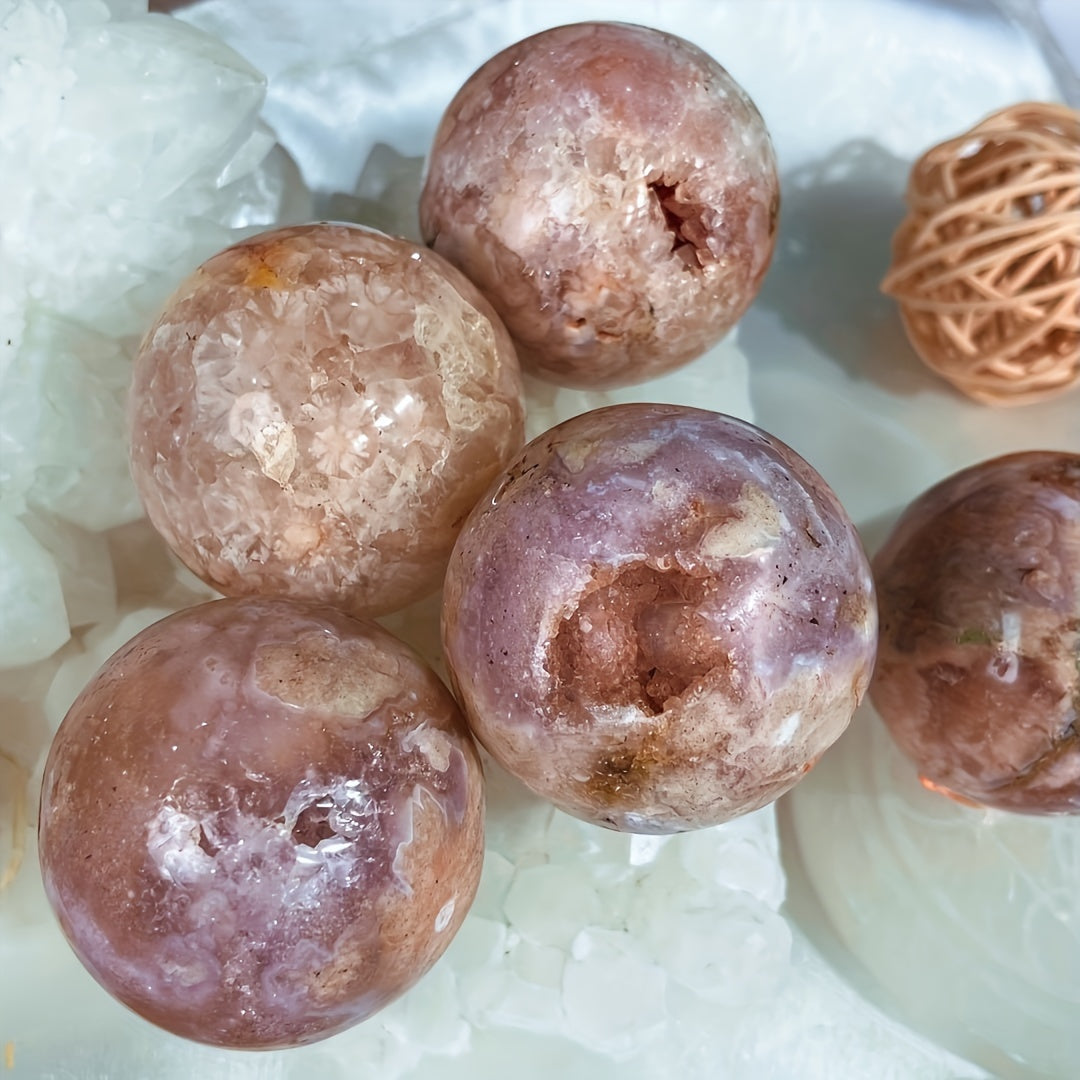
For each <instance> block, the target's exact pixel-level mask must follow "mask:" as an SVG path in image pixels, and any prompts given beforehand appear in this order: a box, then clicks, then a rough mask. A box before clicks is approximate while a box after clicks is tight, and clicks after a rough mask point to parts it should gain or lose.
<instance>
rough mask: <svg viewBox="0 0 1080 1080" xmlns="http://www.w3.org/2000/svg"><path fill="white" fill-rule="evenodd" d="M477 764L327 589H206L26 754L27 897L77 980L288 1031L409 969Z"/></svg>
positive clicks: (344, 1021) (170, 1016) (411, 676)
mask: <svg viewBox="0 0 1080 1080" xmlns="http://www.w3.org/2000/svg"><path fill="white" fill-rule="evenodd" d="M482 814H483V782H482V775H481V771H480V763H479V759H478V757H477V754H476V749H475V747H474V745H473V743H472V740H471V738H470V736H469V734H468V732H467V729H466V728H465V724H464V721H463V719H462V717H461V714H460V712H459V710H458V708H457V705H456V704H455V702H454V700H453V698H452V697H451V696H450V694H449V692H448V691H447V690H446V688H445V687H444V686H443V685H442V683H441V682H440V681H439V680H438V678H437V677H436V676H435V675H434V674H433V673H432V672H431V671H430V670H429V669H428V668H427V667H425V666H424V665H423V664H422V663H421V662H420V661H419V660H418V659H417V658H416V657H415V655H414V654H413V653H412V652H411V651H410V650H409V649H408V648H407V647H406V646H404V645H403V644H402V643H401V642H399V641H398V640H397V639H396V638H394V637H392V636H391V635H389V634H388V633H386V632H385V631H384V630H382V629H380V628H379V627H378V626H376V625H375V624H373V623H360V622H357V621H355V620H353V619H351V618H349V617H347V616H345V615H342V614H339V613H338V612H335V611H333V610H332V609H330V608H325V607H321V606H316V605H312V604H306V603H299V602H296V601H290V600H281V599H275V600H263V599H257V598H255V599H240V600H220V601H215V602H213V603H209V604H203V605H200V606H198V607H195V608H189V609H187V610H186V611H182V612H180V613H179V614H177V615H174V616H171V617H170V618H168V619H165V620H163V621H161V622H159V623H157V624H155V625H154V626H151V627H149V628H148V629H147V630H144V631H143V632H142V633H141V634H139V635H138V636H137V637H135V638H134V639H133V640H132V641H131V642H129V643H128V644H127V645H126V646H124V647H123V648H122V649H120V650H119V651H118V652H117V653H115V654H114V655H113V656H112V657H111V658H110V659H109V661H108V662H107V663H106V664H105V665H104V667H103V668H102V669H101V670H100V671H99V672H98V674H97V675H96V676H95V677H94V679H93V680H92V681H91V683H90V684H89V685H88V686H87V687H86V689H85V690H84V691H83V692H82V694H81V695H80V696H79V697H78V699H77V700H76V701H75V703H74V704H73V705H72V707H71V710H70V711H69V713H68V715H67V717H66V718H65V720H64V722H63V724H62V725H61V727H60V730H59V731H58V733H57V735H56V739H55V741H54V743H53V746H52V750H51V752H50V755H49V759H48V763H47V765H46V769H45V777H44V782H43V788H42V802H41V818H40V857H41V867H42V872H43V875H44V880H45V888H46V893H47V895H48V897H49V899H50V901H51V903H52V905H53V907H54V909H55V911H56V913H57V915H58V917H59V919H60V923H61V925H62V927H63V929H64V932H65V934H66V935H67V937H68V939H69V940H70V942H71V944H72V945H73V946H74V948H75V951H76V952H77V953H78V955H79V957H80V958H81V960H82V961H83V963H84V964H85V965H86V966H87V968H89V970H90V971H91V973H92V974H93V975H94V977H95V978H96V979H97V980H98V981H99V982H100V983H101V984H102V985H103V986H104V987H105V988H106V989H107V990H109V991H110V992H111V993H112V994H113V995H114V996H115V997H117V998H119V999H120V1000H121V1001H123V1002H124V1003H125V1004H126V1005H128V1006H130V1007H131V1008H132V1009H134V1010H135V1011H136V1012H137V1013H139V1014H140V1015H142V1016H143V1017H145V1018H146V1019H148V1020H150V1021H153V1022H154V1023H156V1024H159V1025H160V1026H162V1027H164V1028H167V1029H168V1030H169V1031H172V1032H174V1033H175V1034H178V1035H183V1036H186V1037H188V1038H191V1039H197V1040H199V1041H202V1042H206V1043H211V1044H214V1045H219V1046H228V1047H239V1048H252V1049H262V1048H270V1047H284V1046H293V1045H297V1044H300V1043H306V1042H311V1041H313V1040H315V1039H319V1038H322V1037H324V1036H327V1035H330V1034H333V1033H334V1032H335V1031H339V1030H341V1029H342V1028H344V1027H347V1026H349V1025H350V1024H353V1023H356V1022H358V1021H360V1020H363V1019H365V1018H366V1017H367V1016H369V1015H370V1014H371V1013H373V1012H375V1010H377V1009H378V1008H380V1007H381V1006H382V1005H384V1004H386V1003H387V1002H388V1001H390V1000H391V999H392V998H394V997H396V996H397V995H398V994H400V993H401V992H402V991H404V990H405V989H407V988H408V987H409V986H410V985H411V984H412V983H414V982H415V981H416V980H417V979H418V978H419V977H420V976H421V975H422V974H423V973H424V972H425V971H426V970H427V969H428V968H429V967H430V966H431V964H433V963H434V962H435V960H436V959H437V958H438V956H439V955H440V954H441V953H442V951H443V950H444V949H445V948H446V946H447V945H448V944H449V942H450V940H451V938H452V937H453V936H454V933H455V932H456V930H457V928H458V926H460V924H461V922H462V920H463V919H464V917H465V914H466V912H467V911H468V908H469V905H470V903H471V902H472V898H473V895H474V894H475V891H476V887H477V884H478V881H479V875H480V867H481V862H482V858H483V817H482Z"/></svg>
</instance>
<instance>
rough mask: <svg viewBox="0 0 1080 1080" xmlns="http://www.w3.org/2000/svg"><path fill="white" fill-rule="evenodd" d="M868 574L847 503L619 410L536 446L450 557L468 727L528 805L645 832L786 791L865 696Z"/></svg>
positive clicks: (452, 659)
mask: <svg viewBox="0 0 1080 1080" xmlns="http://www.w3.org/2000/svg"><path fill="white" fill-rule="evenodd" d="M876 628H877V615H876V607H875V602H874V590H873V584H872V582H871V578H870V569H869V566H868V564H867V561H866V557H865V555H864V554H863V550H862V547H861V545H860V542H859V538H858V535H857V534H856V532H855V529H854V527H853V526H852V524H851V521H850V520H849V518H848V516H847V514H846V513H845V512H844V510H843V509H842V507H841V506H840V504H839V502H838V501H837V499H836V496H835V495H834V494H833V492H832V491H831V490H830V489H829V488H828V486H827V485H826V484H825V482H824V481H823V480H822V478H821V477H820V476H818V474H817V473H816V472H814V470H813V469H812V468H811V467H810V466H809V465H807V463H806V462H805V461H803V460H802V458H800V457H799V456H798V455H797V454H796V453H795V452H794V451H792V450H790V449H789V448H788V447H786V446H784V445H783V444H782V443H780V442H778V441H777V440H776V439H774V438H772V437H771V436H769V435H767V434H766V433H765V432H763V431H761V430H760V429H758V428H756V427H754V426H753V425H751V424H748V423H744V422H743V421H740V420H736V419H733V418H731V417H727V416H721V415H719V414H717V413H711V412H705V411H703V410H699V409H692V408H686V407H682V406H671V405H647V404H628V405H615V406H610V407H608V408H604V409H598V410H596V411H594V412H590V413H585V414H583V415H581V416H578V417H575V418H574V419H572V420H569V421H567V422H566V423H564V424H560V425H559V426H558V427H556V428H553V429H552V430H551V431H548V432H547V433H545V434H543V435H541V436H540V437H539V438H537V439H535V440H534V441H533V442H532V443H530V444H529V445H528V446H527V447H526V448H525V450H524V451H523V452H522V454H521V455H520V456H519V457H518V458H517V459H516V460H515V461H514V462H513V463H512V464H511V465H510V467H509V469H508V470H507V471H506V472H505V473H504V474H503V476H502V478H501V479H500V480H499V481H498V482H497V484H496V485H495V486H494V487H493V488H492V489H491V491H490V492H489V493H488V495H486V496H485V497H484V499H483V500H482V501H481V502H480V503H479V504H478V505H477V508H476V509H475V510H474V511H473V513H472V515H471V516H470V518H469V521H468V522H467V523H466V525H465V528H464V529H463V531H462V534H461V536H460V537H459V539H458V542H457V544H456V546H455V548H454V553H453V555H452V556H451V560H450V566H449V570H448V572H447V578H446V585H445V589H444V593H443V646H444V650H445V655H446V661H447V663H448V665H449V667H450V670H451V674H452V678H453V680H454V682H455V685H456V687H457V689H458V691H459V698H460V700H461V701H462V703H463V705H464V708H465V712H466V716H467V718H468V721H469V723H470V725H471V727H472V729H473V731H474V733H475V734H476V735H477V737H478V738H479V740H480V741H481V742H482V743H483V745H484V746H485V747H486V748H487V749H488V750H489V751H490V752H491V754H492V755H493V756H494V757H495V758H496V759H497V760H498V761H499V762H500V763H501V764H502V765H503V766H504V767H505V768H507V769H508V770H509V771H510V772H512V773H514V774H515V775H516V776H517V777H518V778H519V779H520V780H522V781H523V782H524V783H525V784H526V785H528V786H529V787H530V788H532V790H533V791H535V792H537V793H538V794H540V795H542V796H544V797H546V798H548V799H550V800H551V801H552V802H554V803H555V804H556V805H557V806H559V807H560V808H562V809H563V810H566V811H568V812H569V813H571V814H576V815H577V816H579V817H582V818H585V819H586V820H589V821H593V822H596V823H598V824H602V825H607V826H610V827H612V828H616V829H621V830H627V831H631V832H646V833H649V832H676V831H679V830H684V829H692V828H698V827H702V826H706V825H715V824H717V823H719V822H722V821H725V820H727V819H728V818H732V817H734V816H736V815H738V814H742V813H745V812H747V811H749V810H753V809H756V808H757V807H760V806H763V805H765V804H766V803H768V802H770V801H771V800H773V799H775V798H777V797H778V796H779V795H781V794H782V793H783V792H784V791H786V790H787V789H788V788H790V787H791V786H792V785H793V784H794V783H795V782H796V781H797V780H798V779H799V778H800V777H801V776H802V775H803V774H804V773H805V772H806V771H807V769H809V768H810V766H811V765H812V764H813V763H814V761H816V760H817V758H818V756H819V755H820V754H821V753H823V752H824V750H825V749H826V748H827V747H828V746H830V745H831V744H832V743H833V742H834V741H835V739H836V738H837V737H838V736H839V735H840V733H841V732H842V731H843V730H844V728H845V727H846V726H847V724H848V721H849V720H850V718H851V715H852V713H853V712H854V710H855V707H856V705H858V703H859V700H860V699H861V697H862V695H863V692H864V691H865V689H866V685H867V683H868V681H869V678H870V670H871V666H872V664H873V658H874V648H875V640H876Z"/></svg>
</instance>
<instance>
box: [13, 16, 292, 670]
mask: <svg viewBox="0 0 1080 1080" xmlns="http://www.w3.org/2000/svg"><path fill="white" fill-rule="evenodd" d="M145 10H146V5H145V3H142V4H140V3H137V2H134V0H111V3H104V2H102V0H0V162H2V163H3V164H2V166H0V282H2V284H0V668H4V667H11V666H14V665H19V664H26V663H30V662H32V661H35V660H38V659H40V658H42V657H45V656H48V655H49V654H50V653H52V652H53V651H54V650H55V649H57V648H58V647H59V646H60V645H62V644H63V642H64V641H65V640H66V639H67V637H68V635H69V627H71V626H80V625H87V624H90V623H94V622H97V621H99V620H101V619H103V618H106V617H108V616H109V615H110V614H111V613H112V611H113V610H114V608H115V596H114V593H115V589H114V576H113V571H112V567H111V563H110V560H109V553H108V541H107V537H106V531H107V530H109V529H110V528H112V527H114V526H116V525H119V524H121V523H123V522H127V521H130V520H132V519H133V518H135V517H137V516H138V514H139V509H138V503H137V501H136V498H135V492H134V489H133V487H132V484H131V481H130V479H129V476H128V468H127V445H126V430H125V423H124V403H125V395H126V390H127V384H128V378H129V368H130V362H131V357H132V354H133V352H134V349H135V347H136V346H137V343H138V339H139V336H140V334H141V333H142V332H143V330H144V329H145V328H146V326H147V325H148V323H149V321H150V319H151V318H152V315H153V313H154V311H155V310H156V309H157V307H158V305H159V304H160V303H161V302H162V301H163V300H164V298H165V297H166V296H167V295H168V293H169V292H170V291H171V289H172V288H173V287H174V286H175V284H176V283H177V282H178V280H179V279H180V277H182V276H183V275H184V274H185V273H187V272H188V271H190V270H191V269H192V268H193V267H194V266H195V265H197V264H198V263H199V262H200V261H201V260H202V259H203V258H205V257H206V256H207V255H209V254H210V253H211V252H213V251H215V250H217V249H218V248H220V247H223V246H225V245H226V244H227V243H228V242H229V241H230V239H231V238H232V237H233V236H234V235H235V230H236V229H237V228H238V227H244V226H252V225H260V224H266V223H269V222H271V221H273V220H275V219H276V218H278V217H279V215H280V214H281V213H282V211H283V209H287V204H288V202H289V200H290V199H292V198H295V197H296V196H295V194H294V188H295V186H296V184H297V180H296V174H295V170H294V169H293V168H292V166H291V163H290V162H289V160H288V159H287V158H286V157H285V156H284V154H282V153H281V152H280V151H278V150H275V149H274V138H273V135H272V134H271V133H270V132H269V130H268V129H267V128H266V127H265V126H264V125H263V124H262V123H261V122H260V121H259V119H258V114H259V109H260V107H261V105H262V101H263V97H264V80H263V77H262V75H260V74H259V72H257V71H256V70H255V69H254V68H252V67H251V66H250V65H249V64H247V63H246V62H245V61H244V60H242V59H241V58H240V57H239V56H238V55H237V54H236V53H235V52H233V51H232V50H231V49H230V48H229V47H228V46H226V45H224V44H222V43H221V42H220V41H218V40H216V39H215V38H213V37H211V36H210V35H208V34H205V33H203V32H201V31H198V30H195V29H193V28H191V27H189V26H186V25H185V24H183V23H180V22H178V21H176V20H173V19H168V18H165V17H163V16H148V15H146V14H145Z"/></svg>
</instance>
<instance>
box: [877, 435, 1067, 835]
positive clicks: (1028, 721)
mask: <svg viewBox="0 0 1080 1080" xmlns="http://www.w3.org/2000/svg"><path fill="white" fill-rule="evenodd" d="M874 569H875V572H876V575H877V580H878V588H879V590H880V596H881V650H880V656H879V659H878V667H877V671H876V672H875V674H874V681H873V685H872V687H871V691H870V693H871V698H872V700H873V702H874V705H875V706H876V708H877V709H878V711H879V712H880V713H881V715H882V717H883V718H884V720H885V722H886V724H888V726H889V730H890V731H891V732H892V734H893V737H894V738H895V739H896V741H897V743H898V744H899V745H900V747H901V748H902V749H903V750H904V751H905V752H906V753H907V754H908V756H909V757H911V758H912V759H913V760H914V761H915V763H916V764H917V766H918V768H919V771H920V773H921V775H922V779H923V783H924V784H926V786H928V787H931V788H936V789H941V790H944V791H945V793H947V794H951V795H954V796H959V797H960V798H961V799H962V800H970V801H973V802H976V803H979V804H981V805H984V806H993V807H997V808H999V809H1002V810H1013V811H1018V812H1022V813H1032V814H1054V813H1073V814H1075V813H1080V728H1078V721H1077V710H1078V708H1080V659H1078V658H1080V455H1077V454H1070V453H1064V452H1049V451H1036V452H1030V453H1021V454H1011V455H1008V456H1006V457H1001V458H994V459H992V460H990V461H984V462H982V463H980V464H978V465H974V466H972V467H971V468H968V469H964V470H962V471H961V472H958V473H955V474H954V475H953V476H950V477H948V478H947V479H946V480H943V481H942V482H941V483H940V484H937V485H936V486H935V487H932V488H931V489H930V490H929V491H927V492H925V493H924V494H923V495H921V496H920V497H919V498H918V499H916V500H915V501H914V502H913V503H912V504H911V505H910V506H909V507H908V509H907V510H906V511H905V512H904V514H903V516H902V517H901V518H900V521H899V522H898V523H897V525H896V527H895V529H894V530H893V532H892V534H891V535H890V537H889V539H888V540H887V541H886V543H885V545H884V546H883V547H882V549H881V550H880V551H879V552H878V554H877V556H876V557H875V559H874Z"/></svg>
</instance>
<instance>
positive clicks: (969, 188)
mask: <svg viewBox="0 0 1080 1080" xmlns="http://www.w3.org/2000/svg"><path fill="white" fill-rule="evenodd" d="M907 204H908V215H907V217H906V218H905V219H904V221H903V223H902V224H901V225H900V227H899V229H897V231H896V235H895V236H894V238H893V265H892V268H891V269H890V271H889V273H888V275H887V276H886V277H885V280H884V282H883V283H882V289H883V291H884V292H886V293H888V294H889V295H891V296H893V297H895V298H896V299H897V300H898V301H899V303H900V310H901V314H902V317H903V320H904V326H905V327H906V329H907V333H908V336H909V338H910V339H911V343H912V345H913V346H914V347H915V350H916V351H917V352H918V354H919V355H920V356H921V357H922V359H923V360H924V361H925V363H926V364H927V365H928V366H929V367H931V368H933V369H934V370H935V371H937V372H938V373H939V374H940V375H943V376H944V377H945V378H946V379H948V380H949V381H950V382H951V383H953V385H954V386H956V387H957V388H959V389H960V390H962V391H963V392H964V393H966V394H968V395H969V396H971V397H973V398H975V399H976V400H978V401H982V402H986V403H987V404H992V405H1019V404H1022V403H1025V402H1030V401H1035V400H1037V399H1039V398H1044V397H1048V396H1050V395H1051V394H1055V393H1058V392H1060V391H1062V390H1064V389H1066V388H1068V387H1070V386H1072V385H1074V384H1075V383H1077V382H1080V112H1077V111H1076V110H1074V109H1070V108H1067V107H1066V106H1064V105H1048V104H1040V103H1025V104H1021V105H1014V106H1012V107H1010V108H1008V109H1003V110H1002V111H1001V112H997V113H994V114H993V115H991V116H989V117H987V118H986V119H985V120H983V121H982V123H980V124H978V125H977V126H976V127H974V128H972V129H971V130H970V131H968V132H966V133H965V134H963V135H960V136H958V137H957V138H955V139H950V140H948V141H947V142H943V143H941V144H940V145H938V146H935V147H934V148H933V149H932V150H930V151H928V152H927V153H926V154H924V155H923V156H922V157H921V158H920V159H919V160H918V161H917V162H916V163H915V166H914V168H913V169H912V171H911V177H910V179H909V181H908V189H907Z"/></svg>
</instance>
